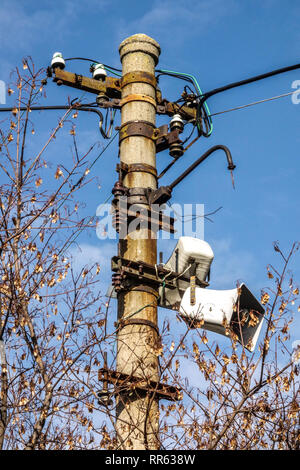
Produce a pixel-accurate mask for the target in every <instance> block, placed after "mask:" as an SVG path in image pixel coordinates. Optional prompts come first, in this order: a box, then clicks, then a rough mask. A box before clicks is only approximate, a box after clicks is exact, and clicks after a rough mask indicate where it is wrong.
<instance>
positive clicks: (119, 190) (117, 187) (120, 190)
mask: <svg viewBox="0 0 300 470" xmlns="http://www.w3.org/2000/svg"><path fill="white" fill-rule="evenodd" d="M127 191H128V189H127V188H125V186H123V185H122V183H121V181H116V182H115V184H114V187H113V189H112V190H111V192H112V194H113V195H114V196H115V198H118V197H121V196H125V194H126V193H127Z"/></svg>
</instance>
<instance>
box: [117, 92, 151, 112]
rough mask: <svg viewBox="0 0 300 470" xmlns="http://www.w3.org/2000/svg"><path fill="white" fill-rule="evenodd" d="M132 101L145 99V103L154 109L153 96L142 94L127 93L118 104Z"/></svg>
mask: <svg viewBox="0 0 300 470" xmlns="http://www.w3.org/2000/svg"><path fill="white" fill-rule="evenodd" d="M132 101H145V102H146V103H150V104H152V106H154V108H155V109H156V101H155V99H154V98H152V97H151V96H148V95H144V94H132V95H128V96H126V97H125V98H122V99H121V101H120V106H124V104H127V103H131V102H132Z"/></svg>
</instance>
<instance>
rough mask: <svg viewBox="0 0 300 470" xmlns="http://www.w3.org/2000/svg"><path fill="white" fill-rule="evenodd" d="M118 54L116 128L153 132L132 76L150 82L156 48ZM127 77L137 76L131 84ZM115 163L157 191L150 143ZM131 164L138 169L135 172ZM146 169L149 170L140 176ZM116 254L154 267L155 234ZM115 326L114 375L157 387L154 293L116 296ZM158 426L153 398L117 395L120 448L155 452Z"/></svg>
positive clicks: (132, 143) (149, 97) (131, 140)
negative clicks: (139, 126)
mask: <svg viewBox="0 0 300 470" xmlns="http://www.w3.org/2000/svg"><path fill="white" fill-rule="evenodd" d="M119 51H120V58H121V62H122V76H123V84H122V99H121V106H122V107H121V129H122V127H123V126H124V125H126V124H128V123H130V122H132V121H135V122H142V123H145V122H147V123H148V124H149V125H153V128H154V127H155V118H156V92H155V85H154V84H151V83H150V82H151V80H149V82H148V83H146V82H145V81H144V82H141V81H138V77H139V76H141V73H144V74H145V75H147V76H150V78H151V76H153V83H155V75H154V72H155V66H156V64H157V62H158V57H159V54H160V47H159V44H158V43H157V42H156V41H154V40H153V39H152V38H150V37H148V36H146V35H145V34H135V35H134V36H131V37H129V38H127V39H125V40H124V41H123V42H122V43H121V44H120V48H119ZM133 72H139V73H138V74H137V77H136V78H137V80H136V81H135V75H134V73H133ZM120 163H121V164H122V163H125V164H127V165H132V167H131V168H132V171H130V172H129V173H127V174H125V175H124V178H123V181H122V183H123V185H124V186H125V187H127V188H148V187H149V188H152V189H156V188H157V179H156V147H155V142H154V141H153V140H152V139H151V138H147V137H145V136H141V135H131V136H127V137H126V138H124V139H123V140H121V142H120ZM137 164H140V165H141V164H142V166H140V167H139V168H138V167H137ZM135 165H136V166H135ZM147 166H148V169H149V171H143V168H146V167H147ZM134 168H138V171H134ZM141 170H142V171H141ZM146 207H147V204H146ZM119 255H120V256H121V257H122V258H126V259H127V260H133V261H136V260H140V261H143V262H146V263H149V264H151V265H155V264H156V263H157V240H156V233H155V232H153V233H151V231H150V230H149V229H148V230H146V229H143V228H142V229H140V230H135V231H134V232H133V233H131V234H129V235H128V236H127V237H126V239H124V240H120V246H119ZM147 305H148V306H147ZM145 306H147V307H145ZM135 312H136V313H135ZM126 318H127V319H128V320H127V322H126ZM118 321H119V323H120V321H123V326H122V328H120V330H119V332H118V346H117V348H118V349H117V372H121V373H124V374H128V375H131V374H132V375H134V376H136V377H142V378H145V379H146V380H147V379H148V380H149V379H150V380H153V381H155V382H158V381H159V376H158V356H157V355H156V353H155V350H156V346H157V343H158V331H157V328H155V327H154V326H155V325H156V327H157V292H156V291H155V290H154V289H151V288H149V287H147V286H143V281H142V280H141V281H140V283H139V282H138V281H137V283H136V285H133V286H132V287H131V288H130V289H129V291H125V292H120V293H119V295H118ZM135 321H137V322H136V323H134V322H135ZM153 325H154V326H153ZM158 421H159V405H158V398H157V396H156V397H155V396H154V398H153V397H151V395H149V394H147V392H146V391H143V390H140V389H139V390H133V391H132V392H129V391H126V392H125V391H124V392H121V393H120V394H119V396H118V398H117V422H116V430H117V436H118V441H119V445H120V448H121V449H130V448H133V449H136V450H138V449H157V448H158V447H159V444H158Z"/></svg>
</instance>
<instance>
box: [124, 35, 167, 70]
mask: <svg viewBox="0 0 300 470" xmlns="http://www.w3.org/2000/svg"><path fill="white" fill-rule="evenodd" d="M131 52H144V53H145V54H149V55H150V56H151V57H152V58H153V59H154V63H155V65H157V63H158V57H159V54H160V45H159V44H158V42H156V41H155V40H154V39H152V38H150V37H149V36H147V35H146V34H134V35H133V36H130V37H129V38H127V39H124V41H122V42H121V44H120V46H119V53H120V59H121V61H122V60H123V57H124V56H125V55H126V54H130V53H131Z"/></svg>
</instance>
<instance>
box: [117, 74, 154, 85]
mask: <svg viewBox="0 0 300 470" xmlns="http://www.w3.org/2000/svg"><path fill="white" fill-rule="evenodd" d="M130 83H148V85H152V86H153V87H154V88H156V83H157V82H156V78H155V75H152V74H151V73H148V72H129V73H126V74H125V75H123V77H122V79H121V88H124V87H125V86H126V85H129V84H130Z"/></svg>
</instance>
